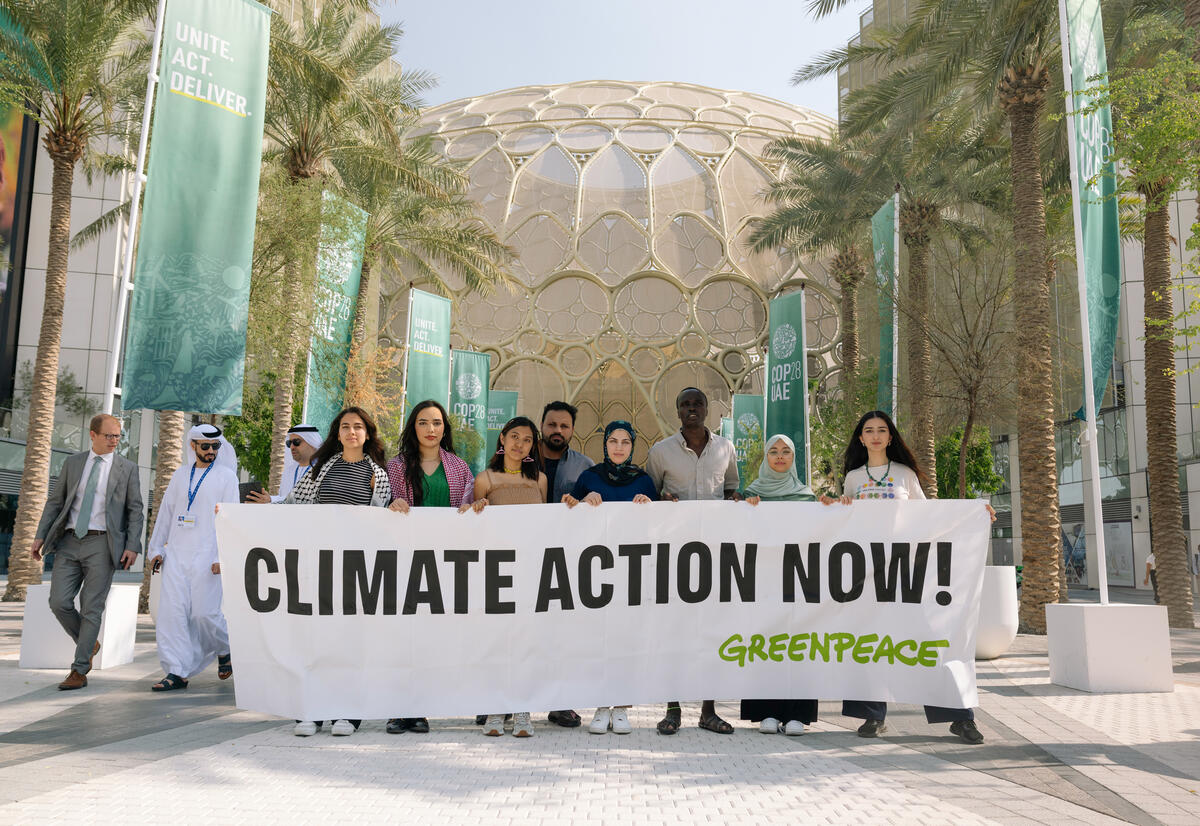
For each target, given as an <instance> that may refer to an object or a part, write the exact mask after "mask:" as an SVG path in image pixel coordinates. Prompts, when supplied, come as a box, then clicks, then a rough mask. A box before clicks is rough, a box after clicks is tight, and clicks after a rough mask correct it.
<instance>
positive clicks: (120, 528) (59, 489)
mask: <svg viewBox="0 0 1200 826" xmlns="http://www.w3.org/2000/svg"><path fill="white" fill-rule="evenodd" d="M88 454H89V451H86V450H85V451H83V452H82V453H76V454H74V455H73V456H69V457H67V460H66V461H65V462H63V466H62V471H61V472H60V473H59V474H58V481H57V482H56V483H55V485H54V490H53V491H52V492H51V494H50V499H49V501H47V502H46V508H45V510H43V511H42V521H41V522H39V523H38V529H37V534H35V536H36V537H37V538H38V539H42V540H45V543H46V547H45V550H44V551H43V553H50V552H51V551H53V550H54V549H55V548H56V547H57V545H58V542H59V540H61V539H62V537H63V535H64V534H65V533H66V532H67V531H68V530H70V529H71V528H72V527H74V526H68V525H67V520H68V519H69V518H70V516H71V503H72V502H74V501H75V494H76V492H77V491H78V490H79V484H80V482H81V481H82V480H83V469H84V466H86V465H87V460H88ZM105 495H106V497H107V499H106V504H105V508H104V520H105V524H106V526H107V528H108V531H107V538H108V552H109V553H110V554H111V555H112V560H113V566H114V567H119V566H120V562H121V553H122V552H123V551H126V550H130V551H133V552H134V553H141V552H142V523H143V521H144V520H145V518H146V517H145V514H144V513H142V484H141V481H140V480H139V479H138V469H137V465H135V464H134V463H133V462H131V461H129V460H128V459H126V458H125V457H124V456H118V455H117V454H115V453H114V454H113V463H112V467H111V468H109V471H108V488H107V490H106V493H105Z"/></svg>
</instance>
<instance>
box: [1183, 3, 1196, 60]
mask: <svg viewBox="0 0 1200 826" xmlns="http://www.w3.org/2000/svg"><path fill="white" fill-rule="evenodd" d="M1183 25H1184V26H1186V27H1187V28H1188V29H1190V30H1192V31H1193V32H1195V31H1197V30H1200V0H1184V4H1183ZM1192 57H1193V59H1195V60H1197V61H1200V44H1197V45H1196V51H1195V52H1193V53H1192Z"/></svg>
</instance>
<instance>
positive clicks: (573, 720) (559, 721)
mask: <svg viewBox="0 0 1200 826" xmlns="http://www.w3.org/2000/svg"><path fill="white" fill-rule="evenodd" d="M546 719H547V720H548V721H549V722H551V723H554V724H555V725H556V726H562V727H563V728H577V727H578V726H579V724H580V723H582V722H583V719H582V718H581V717H580V716H579V715H578V714H576V713H575V711H574V710H573V709H569V708H567V709H563V710H562V711H552V712H550V713H549V714H547V715H546Z"/></svg>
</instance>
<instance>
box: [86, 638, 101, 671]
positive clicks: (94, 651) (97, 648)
mask: <svg viewBox="0 0 1200 826" xmlns="http://www.w3.org/2000/svg"><path fill="white" fill-rule="evenodd" d="M99 653H100V640H96V644H95V645H94V646H92V656H90V657H88V668H91V667H92V660H94V659H96V655H97V654H99Z"/></svg>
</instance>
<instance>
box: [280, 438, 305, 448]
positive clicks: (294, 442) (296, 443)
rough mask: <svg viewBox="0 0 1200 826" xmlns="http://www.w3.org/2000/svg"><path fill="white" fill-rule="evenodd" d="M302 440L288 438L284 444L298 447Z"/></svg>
mask: <svg viewBox="0 0 1200 826" xmlns="http://www.w3.org/2000/svg"><path fill="white" fill-rule="evenodd" d="M303 441H304V440H303V439H288V440H287V441H286V442H284V445H285V446H287V447H300V443H301V442H303Z"/></svg>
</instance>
